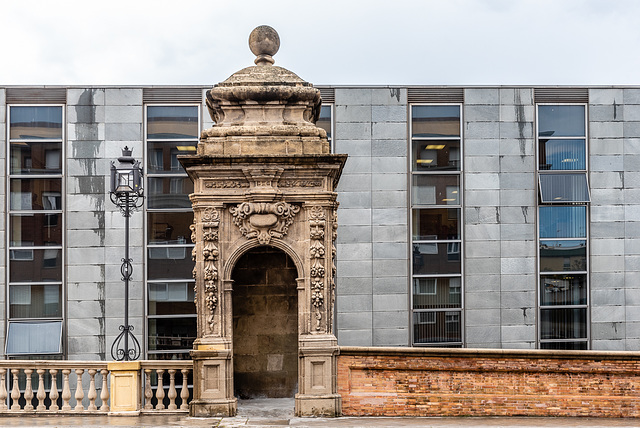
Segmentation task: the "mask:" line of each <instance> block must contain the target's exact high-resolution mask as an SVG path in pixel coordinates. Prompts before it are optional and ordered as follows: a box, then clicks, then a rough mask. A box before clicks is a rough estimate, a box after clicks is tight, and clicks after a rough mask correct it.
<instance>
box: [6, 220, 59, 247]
mask: <svg viewBox="0 0 640 428" xmlns="http://www.w3.org/2000/svg"><path fill="white" fill-rule="evenodd" d="M61 215H62V214H39V213H37V214H36V213H31V214H11V215H10V217H9V222H10V226H9V240H10V245H11V246H12V247H24V246H29V247H31V246H37V247H42V246H45V245H60V246H61V245H62V224H61V221H60V216H61Z"/></svg>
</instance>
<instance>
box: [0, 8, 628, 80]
mask: <svg viewBox="0 0 640 428" xmlns="http://www.w3.org/2000/svg"><path fill="white" fill-rule="evenodd" d="M1 5H2V7H1V9H0V10H1V11H2V13H0V17H2V19H1V22H2V23H1V24H0V36H1V40H3V47H2V51H1V52H2V54H1V58H2V60H1V61H0V63H2V67H0V86H1V85H45V84H47V85H51V84H62V85H136V84H144V85H151V84H154V85H163V84H167V85H191V84H193V85H212V84H214V83H217V82H219V81H222V80H224V79H226V78H227V77H229V75H230V74H232V73H233V72H235V71H237V70H239V69H241V68H244V67H246V66H249V65H253V59H254V56H253V54H251V52H250V51H249V48H248V45H247V40H248V37H249V33H250V32H251V30H252V29H253V28H255V27H256V26H258V25H263V24H266V25H271V26H272V27H274V28H275V29H276V30H277V31H278V33H279V34H280V40H281V45H280V51H279V52H278V54H277V55H276V56H275V60H276V65H280V66H282V67H285V68H288V69H290V70H292V71H294V72H295V73H297V74H298V75H299V76H300V77H302V78H303V79H305V80H307V81H310V82H312V83H315V84H332V85H343V84H344V85H346V84H376V85H394V84H396V85H400V84H403V85H405V84H409V85H410V84H416V85H439V84H452V85H455V84H460V85H463V84H464V85H483V84H488V85H491V84H500V85H505V84H524V85H527V84H544V85H555V84H557V85H638V84H640V52H639V48H640V1H638V0H438V1H435V0H412V1H409V0H384V1H378V0H362V1H361V0H321V1H313V2H311V1H305V0H283V1H280V0H226V1H220V0H180V1H176V0H171V1H168V0H146V1H143V0H109V1H97V0H78V1H75V0H58V1H51V0H20V1H11V0H3V1H2V3H1Z"/></svg>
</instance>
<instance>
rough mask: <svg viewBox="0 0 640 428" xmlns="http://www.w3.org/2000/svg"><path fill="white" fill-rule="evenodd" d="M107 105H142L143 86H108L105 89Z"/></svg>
mask: <svg viewBox="0 0 640 428" xmlns="http://www.w3.org/2000/svg"><path fill="white" fill-rule="evenodd" d="M104 96H105V105H110V106H132V105H133V106H141V105H142V89H141V88H131V89H122V88H107V89H105V94H104Z"/></svg>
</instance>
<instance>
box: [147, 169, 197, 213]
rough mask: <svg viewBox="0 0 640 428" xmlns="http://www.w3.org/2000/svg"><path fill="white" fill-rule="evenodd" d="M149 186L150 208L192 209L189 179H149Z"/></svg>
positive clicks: (191, 186) (191, 185)
mask: <svg viewBox="0 0 640 428" xmlns="http://www.w3.org/2000/svg"><path fill="white" fill-rule="evenodd" d="M147 185H148V188H147V195H148V204H149V205H148V206H149V208H156V209H158V208H165V209H166V208H191V201H190V200H189V194H190V193H193V182H192V181H191V179H190V178H189V177H149V179H148V181H147Z"/></svg>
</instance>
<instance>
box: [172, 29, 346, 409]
mask: <svg viewBox="0 0 640 428" xmlns="http://www.w3.org/2000/svg"><path fill="white" fill-rule="evenodd" d="M255 31H258V33H260V32H262V33H264V34H262V36H261V37H262V38H264V37H267V36H273V33H275V32H273V30H272V29H270V28H269V27H267V28H266V29H265V28H264V27H258V29H256V30H254V32H255ZM265 32H266V33H265ZM272 32H273V33H272ZM267 33H268V34H267ZM254 35H255V33H254ZM252 37H254V36H252ZM276 37H277V34H276ZM255 46H256V44H254V45H252V49H254V48H255ZM275 51H277V47H276V48H275ZM275 51H274V50H273V47H271V48H270V49H267V50H266V51H264V52H263V51H259V52H261V53H260V54H259V55H258V59H256V64H257V65H256V66H254V67H249V68H246V69H244V70H241V71H239V72H238V73H236V74H234V75H233V76H231V77H230V78H229V79H227V80H226V81H225V82H223V83H220V84H218V85H217V86H216V87H214V88H213V89H211V90H210V91H209V92H208V93H207V107H208V108H209V111H210V113H211V117H212V119H213V120H214V121H215V122H216V125H215V126H214V127H213V128H211V129H207V130H205V131H203V133H202V138H201V140H200V144H199V145H198V152H197V154H196V155H192V156H183V157H181V158H180V160H181V162H182V164H183V166H184V167H185V169H186V171H187V172H188V174H189V176H190V177H191V178H192V179H193V181H194V193H193V195H192V196H191V200H192V203H193V210H194V224H193V226H192V232H193V233H192V239H193V242H194V243H195V244H196V245H195V247H194V250H193V258H194V260H195V263H196V265H195V269H194V276H195V279H196V306H197V309H198V338H197V339H196V341H195V343H194V350H193V351H192V353H191V355H192V357H193V360H194V400H193V401H192V403H191V414H192V415H194V416H204V415H214V414H218V415H219V414H223V415H233V414H235V411H236V397H235V395H234V389H233V373H234V364H233V346H234V342H233V341H234V338H233V307H232V306H233V305H232V293H233V280H232V271H233V269H234V267H235V265H236V262H237V261H238V259H240V257H242V256H243V255H244V254H245V253H246V252H247V251H249V250H251V249H253V248H256V247H260V246H271V247H274V248H277V249H279V250H281V251H283V252H284V253H286V254H287V255H288V256H289V257H290V258H291V259H292V260H293V262H294V264H295V266H296V269H297V274H298V275H297V290H298V302H297V308H298V313H297V317H298V352H299V367H298V379H299V380H298V394H296V414H298V415H335V414H338V413H339V411H340V400H339V396H338V395H337V393H336V380H335V373H336V365H335V364H336V363H335V357H336V354H337V351H338V347H337V340H336V337H335V336H334V335H333V332H332V323H333V319H332V314H333V302H334V287H335V281H334V277H335V260H334V259H335V247H334V241H335V239H336V231H337V214H336V212H337V203H336V193H335V187H336V185H337V182H338V179H339V177H340V173H341V170H342V167H343V165H344V162H345V160H346V155H332V154H329V143H328V141H327V139H326V133H325V131H324V130H322V129H320V128H317V127H316V126H315V125H314V123H315V121H316V120H317V117H318V114H319V107H320V93H319V91H318V90H317V89H315V88H313V87H312V86H311V85H310V84H308V83H306V82H304V81H303V80H301V79H300V78H299V77H297V76H296V75H295V74H293V73H291V72H290V71H288V70H286V69H283V68H280V67H275V66H273V65H272V61H271V62H270V61H269V60H267V59H265V56H268V57H269V58H271V55H273V54H274V53H275Z"/></svg>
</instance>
